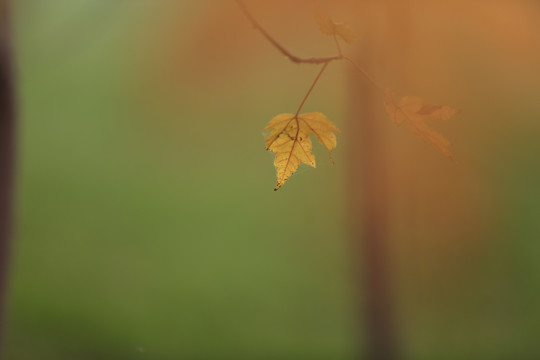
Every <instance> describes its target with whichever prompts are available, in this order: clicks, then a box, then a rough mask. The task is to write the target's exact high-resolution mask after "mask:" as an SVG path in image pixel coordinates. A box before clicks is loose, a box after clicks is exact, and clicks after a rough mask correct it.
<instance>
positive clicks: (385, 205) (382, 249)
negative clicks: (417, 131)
mask: <svg viewBox="0 0 540 360" xmlns="http://www.w3.org/2000/svg"><path fill="white" fill-rule="evenodd" d="M382 6H386V8H385V10H386V11H385V12H384V14H385V17H386V21H385V24H386V25H385V30H384V34H385V35H389V37H390V38H386V36H384V37H383V36H381V35H380V34H378V35H379V36H377V35H375V31H376V29H377V24H375V23H374V24H372V25H373V26H370V28H372V29H373V33H372V35H371V37H369V38H366V39H365V40H364V39H363V40H364V41H363V44H362V48H361V49H359V50H360V51H359V52H358V53H357V54H356V56H355V58H356V59H358V60H359V61H360V62H361V64H362V66H364V68H365V69H366V70H367V71H368V72H369V73H371V74H373V73H377V72H375V71H374V69H376V68H379V69H381V67H380V66H378V65H379V64H377V60H376V58H379V59H383V61H384V64H386V65H387V67H388V68H391V69H392V74H394V70H396V69H399V70H401V69H400V68H401V67H402V65H398V66H397V67H396V64H398V63H399V62H400V61H404V60H405V59H404V56H403V55H404V49H405V48H406V44H405V43H404V40H405V39H406V35H404V34H406V32H407V29H406V28H407V26H406V23H407V11H406V10H407V5H406V0H387V1H386V4H385V5H382ZM374 16H375V14H374ZM397 28H400V31H404V33H401V32H396V30H397ZM396 34H400V38H399V39H395V38H392V37H395V35H396ZM382 39H384V43H385V45H384V46H382V45H381V44H380V43H377V44H376V42H380V41H381V40H382ZM390 44H391V45H390ZM375 45H377V46H375ZM394 45H396V46H397V47H398V48H393V46H394ZM374 52H377V54H376V55H377V56H375V54H374ZM381 52H382V53H381ZM400 52H401V53H400ZM383 70H384V69H383ZM397 76H399V77H400V79H397V80H398V81H395V82H394V81H393V82H394V83H401V82H402V81H401V80H403V78H401V76H400V74H397ZM347 78H348V79H349V94H350V101H349V122H348V129H347V133H348V136H349V141H348V143H349V146H350V149H349V150H348V151H347V152H348V153H349V166H348V168H349V169H350V170H349V171H350V172H349V176H348V184H347V188H348V197H349V216H350V218H349V219H350V220H349V222H350V236H351V242H352V249H353V251H354V255H353V256H354V259H353V261H354V262H355V264H356V270H355V271H356V275H357V276H356V281H357V283H358V284H361V285H359V294H358V295H359V298H360V299H363V302H361V301H359V313H358V314H357V316H358V319H359V330H360V331H361V332H362V333H364V334H365V335H364V336H363V339H365V344H364V346H362V347H363V348H364V350H363V351H365V352H366V353H364V354H359V355H358V358H359V359H367V360H395V359H399V358H401V357H402V356H401V354H400V349H399V340H398V334H397V327H396V321H395V318H394V315H393V308H394V296H393V295H394V294H393V293H392V286H391V284H392V281H391V278H392V276H391V268H392V267H391V263H390V258H389V249H388V247H389V238H388V225H389V219H388V216H389V207H390V197H389V178H388V161H387V156H386V154H385V151H386V146H385V140H384V139H385V133H384V126H385V124H386V123H385V121H390V120H389V119H386V118H381V115H382V114H384V97H383V96H382V94H381V93H380V92H379V90H378V89H377V88H375V87H374V86H373V85H372V84H371V83H370V82H368V81H366V80H364V79H361V78H360V77H359V75H358V73H356V72H355V70H354V69H351V70H350V73H349V74H348V76H347ZM363 343H364V341H362V342H360V345H362V344H363Z"/></svg>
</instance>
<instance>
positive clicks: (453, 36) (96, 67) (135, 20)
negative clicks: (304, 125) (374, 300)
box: [2, 0, 540, 360]
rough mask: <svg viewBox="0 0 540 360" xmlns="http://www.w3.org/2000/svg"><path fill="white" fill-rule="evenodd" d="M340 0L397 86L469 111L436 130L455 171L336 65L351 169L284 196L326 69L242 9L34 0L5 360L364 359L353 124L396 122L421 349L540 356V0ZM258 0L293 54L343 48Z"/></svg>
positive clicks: (403, 328)
mask: <svg viewBox="0 0 540 360" xmlns="http://www.w3.org/2000/svg"><path fill="white" fill-rule="evenodd" d="M319 3H320V5H321V6H322V7H324V8H325V9H326V10H327V11H328V12H329V13H330V14H331V15H332V17H334V18H335V19H336V20H337V21H340V20H343V21H345V22H346V23H348V24H349V25H350V27H351V28H352V29H353V30H354V31H355V32H356V33H357V34H358V35H359V39H358V41H357V42H356V43H355V44H353V45H351V46H346V47H344V49H345V52H346V53H348V54H350V55H351V56H352V57H354V58H355V60H357V61H358V62H359V63H360V64H363V65H365V67H366V68H368V69H369V71H370V72H371V73H372V76H373V77H374V78H376V79H377V80H378V81H379V82H380V83H381V85H382V86H389V87H391V88H392V89H393V91H394V92H395V93H396V94H398V95H418V96H421V97H424V98H425V99H426V100H427V101H428V102H430V103H444V104H447V105H450V106H453V107H457V108H460V109H462V113H461V114H460V115H459V116H457V117H456V118H454V119H452V120H451V121H448V122H445V123H441V124H433V126H434V127H435V128H436V129H437V130H438V131H440V132H441V133H442V134H443V135H445V137H447V138H448V139H450V141H451V142H452V143H453V146H452V150H453V152H454V155H455V158H456V160H457V162H456V163H452V162H450V161H448V160H447V159H446V158H444V156H442V155H441V154H439V153H438V152H437V151H436V150H435V149H433V148H430V147H429V146H428V145H426V144H425V143H423V142H422V140H421V139H419V138H418V137H417V136H416V135H414V134H413V133H412V132H410V131H409V129H407V128H406V127H396V126H395V125H394V124H393V123H392V122H391V120H390V119H388V118H387V116H386V115H385V113H384V105H383V102H384V99H383V98H378V100H375V102H373V104H374V105H373V106H374V109H375V110H374V111H373V114H372V115H373V116H372V118H365V117H362V114H357V113H355V112H354V111H352V109H356V108H357V102H356V100H355V99H362V98H364V97H365V96H367V95H368V94H363V93H361V92H358V93H355V92H352V90H351V88H352V87H351V85H350V84H351V82H356V81H357V82H365V80H364V79H362V78H361V77H360V76H358V75H357V74H356V73H354V71H352V70H351V69H350V68H349V67H348V66H347V64H344V63H343V64H342V63H332V64H331V65H330V66H329V67H328V70H327V72H326V73H325V74H324V76H323V78H322V79H321V81H320V83H319V84H318V85H317V87H316V88H315V90H314V92H313V94H312V96H311V97H310V99H309V100H308V102H307V103H306V105H305V107H304V109H305V111H321V112H323V113H325V114H326V115H327V116H328V117H329V118H330V119H331V120H333V121H334V122H335V123H336V124H337V125H338V127H340V129H341V130H342V131H343V134H342V135H340V137H339V140H338V141H339V144H338V148H337V149H336V151H335V152H334V158H335V164H334V165H332V164H331V161H330V160H329V159H328V156H327V154H325V152H324V149H321V146H315V148H316V149H315V154H316V156H317V163H318V167H317V169H312V168H308V167H302V168H301V169H300V170H299V171H298V172H297V173H296V174H295V175H294V176H293V177H292V178H291V179H290V180H289V181H288V182H287V184H285V186H284V187H283V188H282V189H280V190H279V191H278V192H274V191H272V189H273V186H274V184H275V170H274V167H273V165H272V163H273V155H272V154H270V153H268V152H265V151H264V135H265V134H264V133H263V131H262V129H263V128H264V126H265V125H266V123H267V122H268V121H269V120H270V119H271V118H272V117H273V116H274V115H276V114H278V113H282V112H294V111H295V110H296V108H297V106H298V104H299V102H300V100H301V99H302V97H303V96H304V93H305V91H306V90H307V88H308V86H309V85H310V84H311V82H312V79H313V78H314V76H315V75H316V73H317V71H318V69H317V68H316V67H314V66H310V65H295V64H292V63H291V62H289V61H288V60H286V59H284V57H283V56H282V55H281V54H279V53H278V52H277V51H276V50H275V49H274V48H272V47H271V46H270V45H269V44H268V43H267V42H265V40H264V39H263V38H262V37H261V35H260V34H259V33H257V32H256V31H254V30H253V29H252V27H251V26H250V24H249V22H248V21H247V20H246V19H245V18H244V17H243V15H242V13H241V12H240V11H239V9H238V7H237V5H236V3H235V2H234V1H228V0H227V1H223V0H204V1H185V0H184V1H183V0H175V1H172V0H152V1H150V0H46V1H39V0H18V1H13V2H12V19H13V30H14V36H15V44H14V45H15V50H16V65H17V77H18V94H19V115H20V118H19V135H18V137H19V143H18V177H17V206H16V219H17V221H16V231H15V232H16V234H15V239H14V247H13V254H12V260H11V273H10V292H9V299H8V304H7V305H8V306H7V309H6V311H7V315H8V322H7V323H6V324H4V327H5V339H4V343H3V347H2V356H3V358H5V359H8V360H19V359H20V360H34V359H62V360H63V359H66V360H67V359H81V360H84V359H88V360H90V359H98V358H99V359H201V360H212V359H216V360H219V359H296V360H299V359H343V360H345V359H353V358H358V354H359V353H362V349H364V348H365V347H367V344H366V339H369V336H366V335H367V332H368V331H369V329H366V328H362V326H359V324H362V318H363V316H365V315H362V309H363V306H364V304H365V296H366V294H365V290H363V284H362V282H361V281H359V278H358V275H359V274H358V273H356V272H357V270H355V269H358V268H359V267H358V266H357V264H358V263H362V262H363V261H365V260H364V259H365V258H364V257H363V256H364V255H365V254H362V253H357V252H354V251H351V248H354V243H355V242H358V241H367V240H366V239H357V238H351V236H350V233H351V232H350V231H349V229H350V227H351V221H353V222H354V223H355V224H356V223H358V224H362V223H363V221H364V220H363V218H362V216H359V217H358V218H355V219H352V220H351V219H350V216H349V215H350V211H349V209H350V201H351V200H350V198H349V195H350V193H351V186H355V184H354V183H351V181H350V178H349V177H350V176H351V175H350V174H351V173H352V172H355V173H359V172H360V173H361V175H362V176H364V177H366V178H367V177H369V176H370V173H369V172H367V171H365V170H366V169H363V168H361V167H360V168H358V169H352V168H354V167H355V166H356V165H355V164H357V162H356V160H355V159H356V158H357V157H358V156H360V155H359V154H357V153H356V152H355V151H354V149H356V146H357V144H358V142H361V141H362V138H361V136H360V137H355V136H350V135H351V131H352V130H351V131H349V133H348V132H347V131H348V130H350V129H353V128H354V122H355V121H373V122H377V124H379V125H378V126H379V127H380V131H379V135H380V139H378V143H379V144H380V147H381V148H382V149H384V153H382V154H381V156H380V166H381V167H382V168H384V169H385V173H386V174H387V178H386V181H387V182H388V194H387V196H386V198H385V202H384V204H382V206H383V208H384V210H385V213H386V214H387V222H386V225H385V227H386V230H387V231H386V233H387V239H386V241H387V244H388V252H387V256H388V263H389V266H390V269H389V273H390V283H391V291H392V306H393V309H394V312H393V313H394V319H395V324H396V328H397V334H398V340H399V344H400V353H401V357H402V358H404V359H426V360H427V359H458V358H459V359H476V360H478V359H510V358H527V359H534V358H540V346H539V344H538V333H539V331H540V265H539V264H540V263H539V262H538V258H539V257H540V188H539V187H538V184H539V183H540V142H539V141H538V137H539V135H540V106H539V101H538V98H539V96H540V71H539V65H538V64H540V4H539V3H538V2H537V1H532V0H531V1H526V0H512V1H510V0H508V1H503V0H501V1H474V2H469V1H455V0H454V1H450V0H448V1H446V0H444V1H437V2H431V1H419V0H410V1H397V0H396V1H390V0H388V1H384V2H383V1H367V0H366V1H352V0H341V1H320V2H319ZM246 4H247V5H248V6H249V7H250V8H251V9H252V11H253V14H254V15H255V16H256V17H257V18H258V19H259V21H260V22H261V24H263V25H264V26H265V27H266V28H267V30H268V31H269V32H270V33H272V34H273V35H274V36H275V37H276V38H277V39H279V41H280V42H282V43H283V45H284V46H286V47H287V48H288V49H290V50H291V51H292V52H293V53H295V54H298V55H299V56H316V55H320V56H325V55H333V54H334V53H335V49H334V47H333V43H332V41H331V39H328V38H326V37H324V36H323V35H322V34H320V33H319V32H318V29H317V26H316V25H315V24H314V22H313V19H312V16H311V11H310V5H309V2H307V1H302V0H295V1H285V0H279V1H272V2H262V1H248V0H246ZM367 87H369V84H368V85H366V88H367ZM374 99H377V98H376V97H374ZM359 101H360V100H359ZM377 101H378V102H377ZM370 103H372V102H371V101H370ZM362 186H363V185H362V183H361V182H360V183H358V187H359V188H360V189H362ZM353 225H354V224H353ZM360 275H361V274H360Z"/></svg>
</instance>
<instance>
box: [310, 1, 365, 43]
mask: <svg viewBox="0 0 540 360" xmlns="http://www.w3.org/2000/svg"><path fill="white" fill-rule="evenodd" d="M313 18H314V19H315V22H316V23H317V25H319V29H320V30H321V32H322V33H323V34H326V35H329V36H336V35H337V36H339V37H341V38H342V39H343V40H345V41H346V42H347V43H349V44H350V43H352V42H353V41H354V40H356V38H357V36H356V34H355V33H354V32H353V31H352V30H351V29H350V28H349V27H348V26H347V25H345V24H343V23H336V22H334V21H332V19H331V18H330V16H329V15H328V14H327V13H326V12H325V11H324V10H322V9H321V8H320V7H319V6H318V5H317V4H316V3H315V2H313Z"/></svg>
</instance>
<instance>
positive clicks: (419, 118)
mask: <svg viewBox="0 0 540 360" xmlns="http://www.w3.org/2000/svg"><path fill="white" fill-rule="evenodd" d="M385 106H386V111H387V112H388V114H389V115H390V117H391V118H392V120H393V121H394V122H395V123H396V124H397V125H401V124H402V123H404V122H405V123H406V124H407V125H408V126H409V127H410V128H411V129H412V130H413V131H414V132H415V133H417V134H418V135H419V136H420V137H421V138H422V139H423V140H424V141H425V142H426V143H428V144H430V145H432V146H433V147H435V148H436V149H438V150H439V151H440V152H442V153H443V154H444V155H446V156H447V157H449V158H450V159H452V152H451V151H450V150H449V149H448V147H449V146H450V142H449V141H448V140H446V139H445V138H444V137H443V136H442V135H441V134H439V133H438V132H436V131H434V130H433V129H431V128H430V127H429V126H428V125H427V124H426V120H448V119H450V118H452V117H453V116H454V115H456V114H457V113H458V112H459V110H456V109H452V108H451V107H449V106H443V105H427V104H426V103H425V102H424V99H421V98H419V97H415V96H405V97H403V98H401V100H400V102H399V105H396V103H395V102H394V100H393V98H392V94H391V93H390V91H389V90H387V91H386V103H385Z"/></svg>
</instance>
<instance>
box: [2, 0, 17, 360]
mask: <svg viewBox="0 0 540 360" xmlns="http://www.w3.org/2000/svg"><path fill="white" fill-rule="evenodd" d="M11 61H12V52H11V33H10V27H9V6H8V1H7V0H0V327H2V329H0V334H2V333H3V331H1V330H3V327H4V326H5V321H4V320H5V315H6V314H5V309H4V305H5V304H4V303H5V299H6V282H7V272H8V259H9V252H10V242H11V230H12V226H11V224H12V210H13V207H12V198H13V173H14V153H15V151H14V149H15V106H14V89H13V80H12V67H11ZM0 341H1V339H0ZM0 356H1V355H0Z"/></svg>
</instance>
